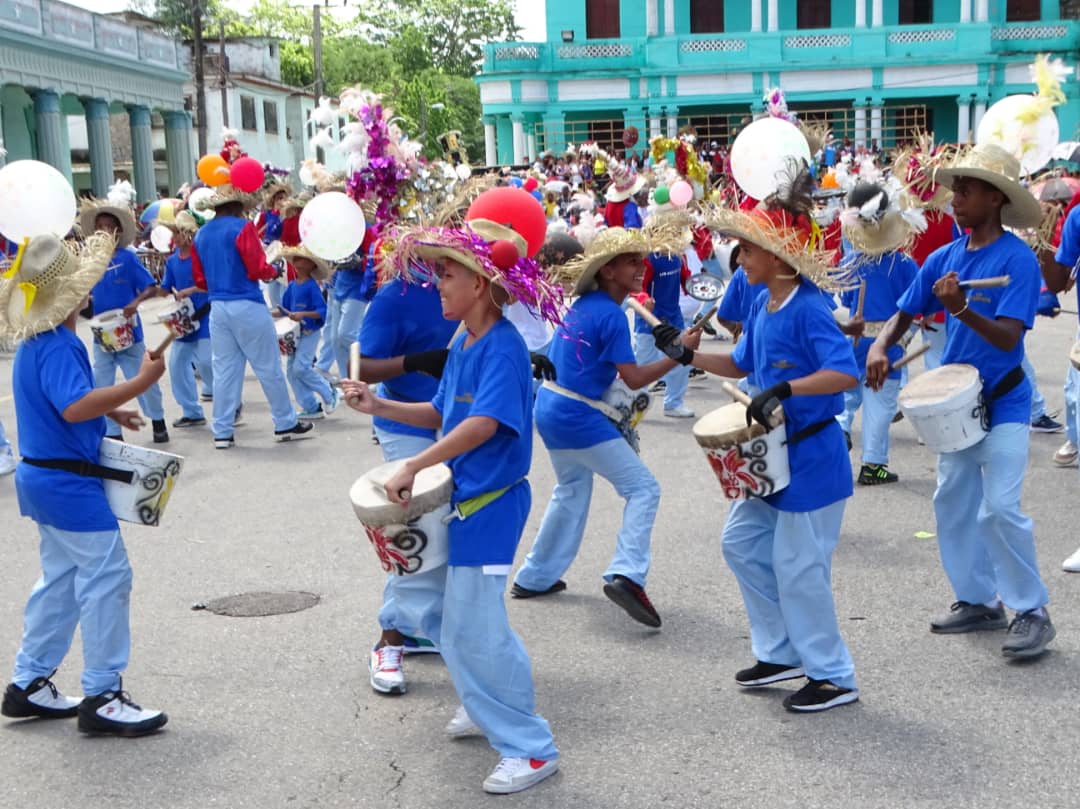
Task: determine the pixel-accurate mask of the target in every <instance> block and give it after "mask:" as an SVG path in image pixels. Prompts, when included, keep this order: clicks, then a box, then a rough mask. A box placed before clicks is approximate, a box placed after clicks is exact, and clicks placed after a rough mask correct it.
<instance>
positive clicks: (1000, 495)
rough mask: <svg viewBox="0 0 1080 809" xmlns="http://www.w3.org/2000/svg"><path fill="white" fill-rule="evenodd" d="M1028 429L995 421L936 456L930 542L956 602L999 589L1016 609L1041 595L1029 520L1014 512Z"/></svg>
mask: <svg viewBox="0 0 1080 809" xmlns="http://www.w3.org/2000/svg"><path fill="white" fill-rule="evenodd" d="M1029 429H1030V428H1029V427H1028V425H1027V424H1018V423H1009V424H999V425H997V426H996V427H994V428H993V429H992V430H990V433H989V434H988V435H987V436H986V438H984V439H983V440H982V441H980V442H979V443H978V444H976V445H975V446H973V447H969V448H968V449H965V450H961V451H960V452H944V453H942V454H941V455H939V456H938V469H937V479H938V485H937V491H936V492H934V515H935V516H936V517H937V533H938V548H939V550H940V552H941V565H942V567H943V568H944V569H945V575H946V576H948V577H949V582H950V583H951V584H952V587H953V591H954V592H955V593H956V599H957V600H958V601H966V602H968V603H969V604H984V603H989V602H991V601H993V600H994V599H995V598H996V597H997V596H1000V597H1001V600H1002V601H1004V602H1005V604H1006V605H1008V606H1009V607H1012V608H1013V609H1014V610H1017V611H1020V612H1023V611H1025V610H1034V609H1038V608H1039V607H1041V606H1043V605H1044V604H1046V602H1047V601H1048V600H1049V596H1048V595H1047V592H1046V587H1045V585H1044V584H1043V581H1042V578H1041V577H1040V576H1039V564H1038V561H1037V560H1036V558H1035V536H1034V534H1033V525H1034V524H1033V523H1032V520H1031V518H1030V517H1028V516H1027V515H1026V514H1023V513H1022V512H1021V511H1020V490H1021V489H1022V488H1023V485H1024V470H1025V469H1026V468H1027V462H1028V439H1029V436H1028V433H1029Z"/></svg>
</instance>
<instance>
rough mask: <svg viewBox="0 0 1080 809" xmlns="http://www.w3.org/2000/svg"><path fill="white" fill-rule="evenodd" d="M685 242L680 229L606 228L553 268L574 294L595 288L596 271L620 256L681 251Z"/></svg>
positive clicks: (556, 279) (557, 280) (559, 280)
mask: <svg viewBox="0 0 1080 809" xmlns="http://www.w3.org/2000/svg"><path fill="white" fill-rule="evenodd" d="M686 244H687V242H686V241H685V240H684V237H683V235H682V233H678V234H675V233H673V232H672V231H671V230H667V229H652V230H646V229H636V228H635V229H629V230H627V229H626V228H606V229H605V230H602V231H600V232H599V233H597V234H596V236H595V237H594V238H593V239H592V241H591V242H589V244H588V245H587V246H586V247H585V252H583V253H582V254H581V255H579V256H576V257H574V258H572V259H571V260H570V261H568V262H567V263H566V264H564V265H563V266H562V267H561V268H559V269H557V270H555V271H554V276H555V281H556V282H557V283H559V284H560V285H562V286H563V287H564V288H568V289H572V290H573V294H574V295H584V294H585V293H586V292H591V291H592V290H594V289H596V275H597V273H599V272H600V270H601V269H602V268H604V267H606V266H607V265H608V264H610V263H611V262H612V261H614V260H615V259H616V258H618V257H619V256H623V255H627V254H631V255H639V256H647V255H648V254H649V253H681V252H682V251H683V250H684V249H685V248H686Z"/></svg>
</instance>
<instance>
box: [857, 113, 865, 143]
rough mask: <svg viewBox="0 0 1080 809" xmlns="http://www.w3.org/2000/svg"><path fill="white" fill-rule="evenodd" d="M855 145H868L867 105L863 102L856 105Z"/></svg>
mask: <svg viewBox="0 0 1080 809" xmlns="http://www.w3.org/2000/svg"><path fill="white" fill-rule="evenodd" d="M855 145H856V146H865V145H866V107H865V106H864V105H862V104H857V105H856V106H855Z"/></svg>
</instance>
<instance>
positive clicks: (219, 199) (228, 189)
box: [195, 183, 258, 211]
mask: <svg viewBox="0 0 1080 809" xmlns="http://www.w3.org/2000/svg"><path fill="white" fill-rule="evenodd" d="M230 202H239V203H241V204H242V205H243V206H244V207H245V208H254V207H255V204H256V202H258V197H257V196H256V195H255V194H245V193H244V192H243V191H241V190H240V189H239V188H237V187H236V186H234V185H233V184H232V183H225V184H224V185H219V186H217V187H216V188H214V193H213V194H212V195H211V196H209V197H207V198H206V199H205V200H203V201H202V202H201V203H196V205H195V209H196V210H197V211H205V210H209V209H211V208H220V207H221V206H222V205H228V204H229V203H230Z"/></svg>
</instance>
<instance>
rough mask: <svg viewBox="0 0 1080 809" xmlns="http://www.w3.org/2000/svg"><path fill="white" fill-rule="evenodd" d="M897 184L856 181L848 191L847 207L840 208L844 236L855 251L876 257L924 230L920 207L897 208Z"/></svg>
mask: <svg viewBox="0 0 1080 809" xmlns="http://www.w3.org/2000/svg"><path fill="white" fill-rule="evenodd" d="M899 196H900V186H899V185H898V184H897V185H895V186H894V187H893V188H889V187H888V186H886V185H883V184H881V183H866V182H860V183H858V184H856V185H855V187H854V188H852V189H851V191H850V192H849V193H848V196H847V207H846V208H845V209H844V210H843V211H841V212H840V224H841V225H842V226H843V231H844V237H845V238H846V239H847V240H848V241H849V242H850V243H851V246H852V247H854V248H855V249H856V250H858V251H859V253H860V254H861V255H863V256H866V257H867V258H877V257H878V256H883V255H885V254H886V253H891V252H893V251H894V250H904V249H906V248H907V247H908V246H909V245H910V244H911V243H912V242H913V241H914V240H915V235H916V234H917V233H921V232H922V231H924V230H926V216H925V215H924V214H923V212H922V210H921V209H918V208H908V209H906V210H901V208H900V205H899Z"/></svg>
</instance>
